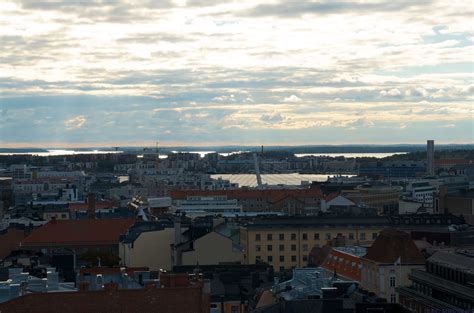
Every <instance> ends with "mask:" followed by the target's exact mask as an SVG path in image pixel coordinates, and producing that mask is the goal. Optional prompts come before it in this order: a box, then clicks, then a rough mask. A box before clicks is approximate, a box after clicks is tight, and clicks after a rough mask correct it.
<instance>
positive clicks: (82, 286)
mask: <svg viewBox="0 0 474 313" xmlns="http://www.w3.org/2000/svg"><path fill="white" fill-rule="evenodd" d="M79 291H82V292H84V291H89V282H88V281H82V282H80V283H79Z"/></svg>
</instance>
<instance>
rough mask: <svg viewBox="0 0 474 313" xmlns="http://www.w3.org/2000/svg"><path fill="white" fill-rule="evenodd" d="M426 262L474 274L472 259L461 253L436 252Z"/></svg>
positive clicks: (473, 260) (473, 261) (473, 259)
mask: <svg viewBox="0 0 474 313" xmlns="http://www.w3.org/2000/svg"><path fill="white" fill-rule="evenodd" d="M428 261H429V262H431V263H438V264H440V265H447V266H449V267H453V268H456V269H458V270H461V271H464V272H469V273H473V274H474V258H473V257H469V256H467V255H463V254H461V253H454V252H451V253H450V252H442V251H438V252H436V253H435V254H433V255H432V256H431V257H430V258H429V259H428Z"/></svg>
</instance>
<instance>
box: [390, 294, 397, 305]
mask: <svg viewBox="0 0 474 313" xmlns="http://www.w3.org/2000/svg"><path fill="white" fill-rule="evenodd" d="M390 302H391V303H395V302H397V295H396V294H394V293H392V294H391V295H390Z"/></svg>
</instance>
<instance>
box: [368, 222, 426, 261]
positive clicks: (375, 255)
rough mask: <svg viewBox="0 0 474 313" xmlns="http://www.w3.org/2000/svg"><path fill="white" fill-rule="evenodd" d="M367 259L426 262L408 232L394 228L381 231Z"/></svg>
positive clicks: (369, 250)
mask: <svg viewBox="0 0 474 313" xmlns="http://www.w3.org/2000/svg"><path fill="white" fill-rule="evenodd" d="M364 258H365V259H368V260H372V261H375V262H378V263H389V264H395V263H397V262H398V260H399V258H400V263H401V264H425V258H424V256H423V254H422V253H421V252H420V250H418V248H417V247H416V245H415V243H414V242H413V240H412V239H411V238H410V235H409V234H408V233H405V232H403V231H400V230H396V229H393V228H389V229H384V230H383V231H381V232H380V234H379V236H378V237H377V239H376V240H375V241H374V243H373V244H372V246H371V247H370V248H368V251H367V254H366V255H365V256H364Z"/></svg>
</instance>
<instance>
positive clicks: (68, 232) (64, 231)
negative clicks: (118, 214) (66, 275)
mask: <svg viewBox="0 0 474 313" xmlns="http://www.w3.org/2000/svg"><path fill="white" fill-rule="evenodd" d="M134 223H135V219H87V220H53V221H50V222H48V223H47V224H45V225H43V226H41V227H40V228H37V229H35V230H34V231H33V232H32V233H31V234H30V235H29V236H28V237H26V238H25V240H23V241H22V246H24V247H50V246H62V245H68V246H74V245H76V246H78V245H112V244H118V242H119V237H120V235H122V234H124V233H125V232H126V231H127V230H128V229H129V228H130V226H132V225H133V224H134Z"/></svg>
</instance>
